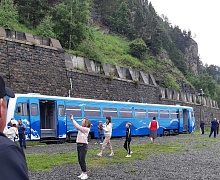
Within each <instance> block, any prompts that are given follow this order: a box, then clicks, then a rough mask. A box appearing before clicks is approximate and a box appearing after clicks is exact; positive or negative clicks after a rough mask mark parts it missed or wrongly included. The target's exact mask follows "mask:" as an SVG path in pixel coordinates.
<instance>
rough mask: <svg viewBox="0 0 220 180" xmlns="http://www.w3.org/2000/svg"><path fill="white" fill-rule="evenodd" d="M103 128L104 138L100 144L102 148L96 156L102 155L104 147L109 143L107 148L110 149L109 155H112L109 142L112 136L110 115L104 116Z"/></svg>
mask: <svg viewBox="0 0 220 180" xmlns="http://www.w3.org/2000/svg"><path fill="white" fill-rule="evenodd" d="M103 130H104V134H105V140H104V141H103V144H102V149H101V151H100V153H98V154H97V156H100V157H101V156H102V153H103V151H104V149H105V147H106V145H107V144H109V149H110V151H111V153H110V155H109V156H113V155H114V152H113V149H112V145H111V142H110V139H111V136H112V122H111V117H106V122H105V123H104V124H103Z"/></svg>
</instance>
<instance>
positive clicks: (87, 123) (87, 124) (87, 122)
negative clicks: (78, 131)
mask: <svg viewBox="0 0 220 180" xmlns="http://www.w3.org/2000/svg"><path fill="white" fill-rule="evenodd" d="M84 120H85V124H86V127H87V128H90V127H91V121H90V120H88V119H84Z"/></svg>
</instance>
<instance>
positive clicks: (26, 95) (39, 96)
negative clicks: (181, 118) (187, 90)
mask: <svg viewBox="0 0 220 180" xmlns="http://www.w3.org/2000/svg"><path fill="white" fill-rule="evenodd" d="M18 97H34V98H42V99H43V98H47V99H51V100H55V99H60V100H80V101H87V102H106V103H116V104H127V105H150V106H158V107H159V106H166V107H180V108H192V107H191V106H181V105H178V104H177V105H166V104H148V103H138V102H126V101H109V100H97V99H86V98H74V97H61V96H49V95H42V94H39V93H27V94H15V98H18Z"/></svg>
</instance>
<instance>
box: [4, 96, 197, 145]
mask: <svg viewBox="0 0 220 180" xmlns="http://www.w3.org/2000/svg"><path fill="white" fill-rule="evenodd" d="M70 114H73V116H74V118H75V119H76V121H78V122H79V124H81V121H82V119H83V118H88V119H90V120H91V123H92V127H91V131H90V137H91V138H97V136H98V131H97V125H98V122H99V121H102V122H103V123H104V122H105V117H107V116H110V117H111V118H112V123H113V131H112V137H121V136H125V124H126V123H127V122H131V123H132V126H131V130H132V135H133V136H145V135H149V132H150V130H149V128H148V125H149V123H150V121H151V120H152V118H153V117H156V118H157V120H158V123H159V129H158V134H159V135H169V134H179V133H191V132H193V131H194V130H195V127H196V125H195V118H194V112H193V108H192V107H188V106H179V105H160V104H146V103H133V102H119V101H105V100H94V99H82V98H70V97H58V96H46V95H40V94H35V93H32V94H15V98H10V99H8V114H7V122H9V121H10V119H11V118H12V117H14V118H15V119H16V120H18V119H20V120H21V121H22V122H23V124H25V126H26V128H27V130H26V139H27V140H40V141H43V142H50V141H59V142H63V141H74V140H75V139H76V136H77V130H76V129H75V128H74V127H73V125H72V123H71V121H70V117H69V115H70Z"/></svg>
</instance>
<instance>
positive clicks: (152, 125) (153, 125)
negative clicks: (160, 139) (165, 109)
mask: <svg viewBox="0 0 220 180" xmlns="http://www.w3.org/2000/svg"><path fill="white" fill-rule="evenodd" d="M149 128H150V130H157V129H158V128H159V125H158V122H157V121H156V120H152V121H151V122H150V124H149Z"/></svg>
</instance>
